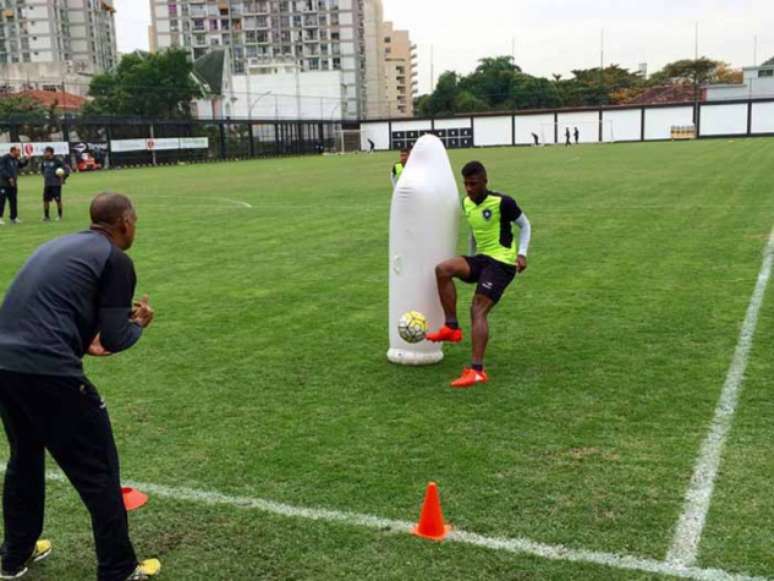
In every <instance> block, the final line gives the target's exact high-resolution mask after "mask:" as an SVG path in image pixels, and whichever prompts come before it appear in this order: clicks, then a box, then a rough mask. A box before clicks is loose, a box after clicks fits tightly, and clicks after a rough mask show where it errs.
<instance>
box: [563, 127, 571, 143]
mask: <svg viewBox="0 0 774 581" xmlns="http://www.w3.org/2000/svg"><path fill="white" fill-rule="evenodd" d="M564 137H565V142H564V145H565V146H566V147H570V146H571V145H572V137H571V136H570V128H569V127H565V129H564Z"/></svg>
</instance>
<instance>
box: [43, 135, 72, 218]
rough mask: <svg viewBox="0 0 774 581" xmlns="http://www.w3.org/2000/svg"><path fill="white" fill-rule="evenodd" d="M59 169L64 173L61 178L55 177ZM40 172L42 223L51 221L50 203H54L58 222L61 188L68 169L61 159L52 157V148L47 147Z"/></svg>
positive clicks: (60, 212)
mask: <svg viewBox="0 0 774 581" xmlns="http://www.w3.org/2000/svg"><path fill="white" fill-rule="evenodd" d="M60 169H61V170H62V172H64V173H63V174H62V175H61V176H60V175H57V171H58V170H60ZM41 171H42V173H43V221H44V222H50V221H51V215H50V213H49V210H50V207H51V202H52V201H56V212H57V216H56V220H57V222H58V221H59V220H61V219H62V186H63V185H64V183H65V180H67V178H68V176H69V175H70V168H69V167H67V165H66V164H65V163H64V162H63V161H62V160H61V159H59V158H58V157H54V148H53V147H50V146H49V147H46V150H45V152H44V153H43V163H42V164H41Z"/></svg>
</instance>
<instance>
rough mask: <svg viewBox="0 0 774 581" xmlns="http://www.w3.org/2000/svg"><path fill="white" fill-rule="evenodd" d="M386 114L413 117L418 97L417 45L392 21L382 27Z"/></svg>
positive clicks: (405, 31) (407, 33) (406, 32)
mask: <svg viewBox="0 0 774 581" xmlns="http://www.w3.org/2000/svg"><path fill="white" fill-rule="evenodd" d="M382 34H383V37H384V41H383V42H384V79H385V99H386V101H387V115H388V116H389V117H391V118H392V117H413V116H414V99H415V98H416V96H417V88H418V81H417V74H418V72H417V47H416V45H414V44H411V38H410V35H409V32H408V31H407V30H395V28H394V26H393V23H392V22H385V23H384V24H383V26H382Z"/></svg>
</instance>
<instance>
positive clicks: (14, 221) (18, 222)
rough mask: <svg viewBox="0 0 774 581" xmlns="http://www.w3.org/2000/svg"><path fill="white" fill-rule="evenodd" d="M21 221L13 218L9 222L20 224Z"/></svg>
mask: <svg viewBox="0 0 774 581" xmlns="http://www.w3.org/2000/svg"><path fill="white" fill-rule="evenodd" d="M21 223H22V221H21V220H20V219H19V218H14V219H13V220H11V224H21Z"/></svg>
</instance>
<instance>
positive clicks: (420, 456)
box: [0, 139, 774, 580]
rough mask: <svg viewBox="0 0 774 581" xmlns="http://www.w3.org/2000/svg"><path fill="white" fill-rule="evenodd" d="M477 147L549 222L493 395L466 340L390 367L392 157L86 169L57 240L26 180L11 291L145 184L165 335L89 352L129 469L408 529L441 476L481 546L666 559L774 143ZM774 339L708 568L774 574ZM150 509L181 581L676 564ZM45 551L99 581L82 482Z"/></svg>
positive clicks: (755, 376) (511, 325) (458, 517)
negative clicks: (27, 264)
mask: <svg viewBox="0 0 774 581" xmlns="http://www.w3.org/2000/svg"><path fill="white" fill-rule="evenodd" d="M471 158H478V159H480V160H481V161H483V162H484V163H485V164H487V166H488V167H489V170H490V185H491V186H492V188H493V189H496V190H500V191H503V192H506V193H509V194H511V195H513V196H514V197H515V198H516V199H517V200H518V201H519V203H520V204H521V206H522V207H523V208H524V209H525V211H526V212H527V213H528V214H529V216H530V219H531V221H532V223H533V232H534V233H533V246H532V249H531V252H530V269H529V271H528V273H527V274H526V275H525V276H524V277H523V278H522V279H521V280H520V281H519V282H518V284H517V285H515V286H514V287H513V288H512V289H510V291H509V293H508V294H507V295H506V297H505V298H504V300H503V302H502V304H501V305H500V306H499V307H498V309H497V310H496V311H495V313H494V314H493V316H492V336H493V338H492V341H491V343H490V350H489V358H488V365H489V369H490V373H491V375H492V378H493V380H492V382H491V383H490V384H488V385H486V386H485V387H480V388H477V389H475V390H471V391H468V392H454V391H452V390H450V389H449V388H448V387H447V384H448V381H449V380H450V379H452V378H453V377H454V376H455V375H456V374H458V373H459V372H460V370H461V369H462V367H463V365H465V364H467V363H468V358H469V347H470V344H469V342H468V340H467V339H466V341H465V343H464V344H463V345H462V346H458V347H455V348H449V349H447V351H446V354H447V357H446V360H445V361H444V362H443V363H442V364H441V365H438V366H435V367H431V368H423V369H407V368H400V367H395V366H392V365H390V364H388V363H387V362H386V359H385V353H386V350H387V338H386V337H387V328H386V325H387V323H386V319H387V277H388V272H387V225H388V216H389V204H390V187H389V179H388V172H389V167H390V164H391V163H392V162H393V156H392V155H386V154H376V155H372V156H367V155H360V156H351V157H324V158H323V157H320V158H301V159H277V160H263V161H253V162H241V163H229V164H219V165H196V166H181V167H174V168H158V169H142V170H124V171H115V172H109V173H100V174H94V175H77V176H74V177H73V178H72V179H71V180H70V182H69V183H68V186H67V187H66V193H65V197H66V220H65V221H64V222H62V223H57V224H43V223H41V222H40V214H41V210H40V190H41V183H40V180H39V178H37V177H35V178H25V179H23V180H22V181H21V184H20V190H21V196H22V204H21V208H22V212H21V217H22V218H23V219H25V223H24V224H21V225H19V226H13V227H12V226H5V227H3V228H2V229H0V241H2V249H3V250H2V253H1V254H0V281H2V283H1V284H2V288H3V289H5V288H6V287H7V285H8V284H9V283H10V280H11V278H12V276H13V274H14V273H15V272H16V271H17V269H18V268H19V267H20V266H21V264H22V263H23V261H24V260H25V259H26V258H27V256H28V255H29V254H30V253H31V252H32V251H33V249H34V248H35V247H36V246H37V245H39V244H41V243H42V242H44V241H46V240H48V239H50V238H53V237H55V236H58V235H61V234H65V233H68V232H71V231H74V230H76V229H81V228H83V227H85V226H86V225H87V207H88V202H89V201H90V198H91V196H92V195H93V194H94V193H96V192H98V191H100V190H104V189H111V190H114V191H122V192H126V193H129V194H130V195H132V196H133V198H134V200H135V203H136V206H137V209H138V213H139V217H140V222H139V224H138V238H137V241H136V244H135V247H134V248H133V249H132V251H131V255H132V257H133V259H134V261H135V265H136V268H137V271H138V275H139V286H138V293H140V294H142V293H148V294H150V296H151V302H152V304H153V305H154V307H155V308H156V310H157V319H156V323H155V325H154V326H153V327H152V328H151V329H150V330H149V331H148V332H147V334H146V336H145V337H144V338H143V340H142V341H141V343H140V345H139V346H138V347H136V348H135V349H133V350H131V351H129V352H127V353H125V354H121V355H119V356H117V357H114V358H110V359H107V360H99V361H89V363H88V372H89V374H90V376H91V378H92V380H93V381H94V382H95V383H96V385H98V386H99V387H100V389H101V391H102V393H103V395H104V396H105V397H106V399H107V400H108V404H109V407H110V410H111V415H112V420H113V425H114V429H115V432H116V438H117V440H118V445H119V450H120V453H121V458H122V469H123V475H124V477H125V478H126V479H128V480H133V481H139V482H144V483H154V484H158V485H163V486H167V487H186V488H192V489H196V490H205V491H211V492H219V493H222V494H226V495H233V496H240V497H251V498H261V499H268V500H272V501H277V502H281V503H287V504H290V505H294V506H300V507H311V508H319V509H329V510H335V511H343V512H350V511H351V512H354V513H365V514H372V515H376V516H379V517H383V518H387V519H397V520H401V521H411V520H415V519H416V517H417V516H418V512H419V507H420V503H421V500H422V496H423V494H424V487H425V485H426V484H427V482H428V481H430V480H435V481H437V482H438V483H439V486H440V490H441V496H442V500H443V504H444V511H445V514H446V516H447V518H448V520H449V521H451V523H452V524H453V525H454V526H455V527H456V528H459V529H463V530H464V531H467V532H472V533H478V534H480V535H485V536H487V537H498V538H526V539H529V540H532V541H535V542H539V543H546V544H555V545H558V544H561V545H564V546H566V547H569V548H573V549H586V550H591V551H600V552H605V553H616V554H625V555H634V556H636V557H639V558H643V559H653V560H658V561H661V560H663V559H664V558H665V555H666V553H667V551H668V549H669V547H670V545H671V542H672V536H673V533H674V528H675V524H676V522H677V520H678V517H679V515H680V514H681V512H682V508H683V499H684V496H685V491H686V489H687V487H688V483H689V480H690V478H691V475H692V472H693V468H694V462H695V460H696V457H697V454H698V450H699V447H700V445H701V442H702V440H703V439H704V437H705V435H706V433H707V431H708V429H709V425H710V421H711V419H712V417H713V413H714V411H715V407H716V405H717V402H718V397H719V394H720V391H721V388H722V386H723V382H724V379H725V376H726V373H727V370H728V367H729V364H730V362H731V358H732V355H733V353H734V349H735V346H736V343H737V340H738V338H739V332H740V327H741V324H742V321H743V320H744V317H745V312H746V310H747V307H748V303H749V301H750V296H751V294H752V291H753V288H754V286H755V283H756V278H757V276H758V272H759V269H760V267H761V257H762V249H763V248H764V246H765V244H766V241H767V239H768V236H769V232H770V230H771V228H772V224H774V172H772V167H774V140H764V139H756V140H737V141H736V142H728V141H725V140H719V141H702V142H697V143H675V144H672V143H653V144H631V145H623V144H622V145H610V146H585V147H584V146H581V147H577V148H571V149H565V148H546V149H488V150H477V151H457V152H454V153H453V154H452V162H453V165H454V166H455V168H458V167H459V166H461V165H462V164H463V163H464V162H465V161H468V160H470V159H471ZM240 202H243V203H240ZM244 203H246V204H249V205H251V206H252V208H248V207H246V206H245V204H244ZM6 217H7V216H6ZM465 235H466V233H465ZM463 248H464V244H463V240H462V235H461V240H460V250H462V249H463ZM770 290H771V289H770ZM470 296H471V290H470V289H466V290H465V291H464V292H462V293H461V295H460V299H461V301H462V302H463V303H465V304H466V303H467V302H468V301H469V300H470ZM460 312H461V313H466V312H467V308H466V307H465V306H463V307H462V308H461V310H460ZM464 322H465V323H466V322H467V317H464ZM772 345H774V297H772V296H769V297H767V300H766V301H765V302H764V305H763V310H762V313H761V319H760V323H759V328H758V332H757V334H756V336H755V345H754V349H753V352H752V356H751V359H750V363H749V367H748V370H747V380H746V382H745V384H744V386H743V391H742V395H741V400H740V403H739V408H738V413H737V416H736V418H735V422H734V425H733V428H732V431H731V434H730V438H729V441H728V445H727V447H726V450H725V453H724V456H723V463H722V465H721V469H720V474H719V477H718V480H717V482H716V490H715V495H714V498H713V503H712V505H711V510H710V513H709V518H708V521H707V527H706V529H705V531H704V535H703V540H702V544H701V546H700V554H699V559H698V563H697V565H698V566H699V567H702V568H717V569H722V570H725V571H730V572H735V573H744V574H749V575H757V576H766V575H774V551H773V550H772V546H773V545H774V543H773V540H774V495H772V493H771V485H772V476H774V452H773V451H772V441H773V440H774V423H772V418H774V398H772V396H771V385H772V382H773V381H774V362H773V361H772V358H771V353H770V352H771V348H772ZM2 454H7V452H5V449H4V451H3V452H2ZM50 467H51V468H53V462H52V463H50ZM130 520H131V529H132V534H133V538H134V541H135V544H136V547H137V550H138V553H140V555H141V556H142V557H145V556H158V557H159V558H160V559H161V560H162V562H163V566H164V570H163V571H162V579H170V580H192V579H223V580H232V579H240V580H241V579H441V578H445V579H579V578H583V579H595V578H598V579H610V578H615V579H651V578H654V577H656V575H654V574H653V573H648V572H638V571H630V570H624V569H616V568H610V567H607V566H602V565H598V564H589V563H578V562H571V561H568V560H561V559H560V560H547V559H543V558H540V557H537V556H531V555H525V554H514V553H512V552H507V551H498V550H492V549H488V548H484V547H475V546H470V545H467V544H464V543H443V544H434V543H428V542H425V541H421V540H418V539H415V538H413V537H411V536H409V535H406V534H402V533H396V532H394V531H391V530H379V529H370V528H364V527H358V526H352V525H350V524H346V523H335V522H326V521H320V520H309V519H304V518H287V517H283V516H281V515H277V514H269V513H266V512H262V511H260V510H252V509H249V508H239V507H235V506H228V505H212V504H206V503H202V502H192V501H189V500H180V499H177V500H176V499H171V498H167V497H159V496H152V498H151V502H150V503H149V505H148V506H146V507H145V508H143V509H142V510H140V511H138V512H136V513H133V514H132V515H131V517H130ZM46 535H47V537H48V538H51V539H52V540H53V541H54V543H55V550H56V553H55V554H54V555H53V556H52V558H51V559H50V560H49V561H48V562H47V563H46V564H45V565H43V566H42V567H40V568H39V569H37V571H36V572H35V574H34V575H32V576H31V577H30V578H31V579H39V580H43V579H45V580H53V579H56V580H69V579H88V578H93V576H94V572H95V569H96V564H95V560H94V556H93V544H92V541H91V530H90V524H89V520H88V515H87V513H86V511H85V509H84V508H83V507H82V505H81V504H80V503H79V500H78V499H77V496H76V495H75V493H74V492H73V490H72V489H71V488H70V487H69V486H68V485H65V484H62V483H60V482H52V483H50V484H49V496H48V513H47V526H46Z"/></svg>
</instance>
